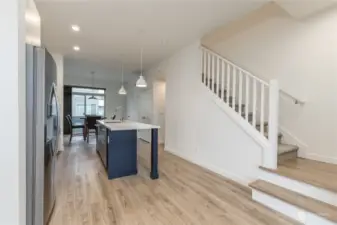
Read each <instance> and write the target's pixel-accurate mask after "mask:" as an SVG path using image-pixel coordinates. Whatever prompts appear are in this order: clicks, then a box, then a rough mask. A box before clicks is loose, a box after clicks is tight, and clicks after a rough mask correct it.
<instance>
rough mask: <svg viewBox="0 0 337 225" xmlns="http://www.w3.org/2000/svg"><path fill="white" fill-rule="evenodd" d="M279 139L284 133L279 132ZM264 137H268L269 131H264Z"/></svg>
mask: <svg viewBox="0 0 337 225" xmlns="http://www.w3.org/2000/svg"><path fill="white" fill-rule="evenodd" d="M277 135H278V137H281V136H282V133H281V132H278V134H277ZM264 136H266V137H268V131H266V130H265V131H264Z"/></svg>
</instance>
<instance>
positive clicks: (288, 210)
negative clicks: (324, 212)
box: [252, 189, 336, 225]
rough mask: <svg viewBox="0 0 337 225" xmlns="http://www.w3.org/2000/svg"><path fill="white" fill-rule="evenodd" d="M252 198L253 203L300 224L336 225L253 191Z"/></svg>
mask: <svg viewBox="0 0 337 225" xmlns="http://www.w3.org/2000/svg"><path fill="white" fill-rule="evenodd" d="M252 197H253V199H254V200H255V201H257V202H259V203H261V204H263V205H265V206H266V207H268V208H270V209H273V210H275V211H277V212H280V213H282V214H283V215H285V216H287V217H289V218H292V219H294V220H296V221H298V222H300V223H303V224H306V225H336V223H333V222H331V221H328V220H326V219H325V218H323V217H321V216H320V215H316V214H313V213H311V212H308V211H305V210H303V209H301V208H298V207H296V206H294V205H292V204H289V203H287V202H284V201H282V200H279V199H277V198H275V197H272V196H270V195H267V194H265V193H263V192H260V191H257V190H254V189H253V192H252Z"/></svg>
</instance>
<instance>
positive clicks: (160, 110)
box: [153, 81, 166, 144]
mask: <svg viewBox="0 0 337 225" xmlns="http://www.w3.org/2000/svg"><path fill="white" fill-rule="evenodd" d="M165 100H166V82H165V81H154V82H153V123H154V124H158V125H159V126H160V127H161V129H160V130H159V134H158V135H159V137H158V139H159V143H161V144H162V143H165V105H166V102H165Z"/></svg>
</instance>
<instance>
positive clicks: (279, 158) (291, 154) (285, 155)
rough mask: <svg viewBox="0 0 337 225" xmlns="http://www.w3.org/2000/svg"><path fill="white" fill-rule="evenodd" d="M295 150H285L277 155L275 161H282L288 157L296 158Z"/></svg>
mask: <svg viewBox="0 0 337 225" xmlns="http://www.w3.org/2000/svg"><path fill="white" fill-rule="evenodd" d="M297 152H298V151H291V152H287V153H283V154H281V155H278V158H277V162H278V163H282V162H284V161H286V160H289V159H296V158H297Z"/></svg>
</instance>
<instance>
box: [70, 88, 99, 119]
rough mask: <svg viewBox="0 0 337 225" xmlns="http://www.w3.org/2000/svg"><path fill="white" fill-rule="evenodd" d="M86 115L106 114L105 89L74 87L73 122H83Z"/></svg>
mask: <svg viewBox="0 0 337 225" xmlns="http://www.w3.org/2000/svg"><path fill="white" fill-rule="evenodd" d="M85 115H98V116H104V115H105V89H94V88H80V87H73V88H72V116H73V120H74V121H73V122H82V120H83V119H81V118H83V117H84V116H85Z"/></svg>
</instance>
